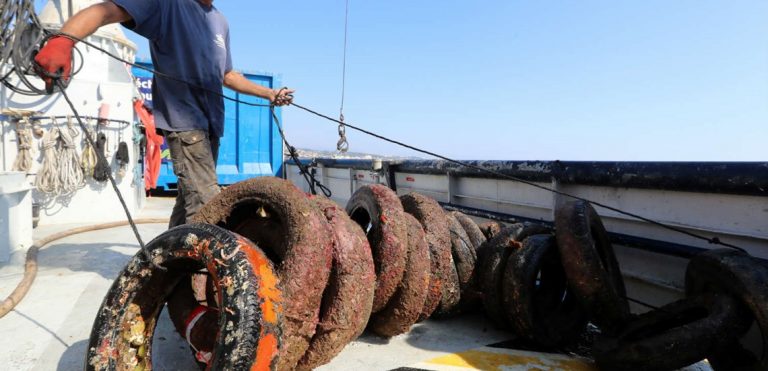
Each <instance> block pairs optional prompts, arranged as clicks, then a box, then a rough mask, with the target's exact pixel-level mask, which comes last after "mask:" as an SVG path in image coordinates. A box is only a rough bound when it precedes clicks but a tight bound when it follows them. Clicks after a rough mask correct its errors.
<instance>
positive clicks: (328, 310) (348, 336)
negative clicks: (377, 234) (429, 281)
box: [297, 196, 376, 370]
mask: <svg viewBox="0 0 768 371" xmlns="http://www.w3.org/2000/svg"><path fill="white" fill-rule="evenodd" d="M310 200H311V201H313V202H314V203H315V205H316V206H317V207H318V208H319V209H320V210H321V211H322V212H323V213H324V215H325V217H326V219H327V220H328V223H330V225H331V227H332V228H333V233H334V244H333V269H332V270H331V277H330V279H329V280H328V287H327V288H326V289H325V292H324V293H323V305H322V306H321V309H320V322H319V323H318V324H317V330H316V331H315V336H314V337H313V338H312V341H311V342H310V344H309V348H308V349H307V351H306V353H304V357H302V358H301V361H299V364H298V366H297V369H298V370H312V369H314V368H316V367H318V366H320V365H323V364H326V363H328V362H330V360H331V359H333V357H335V356H336V355H337V354H339V352H341V350H342V349H344V346H346V345H347V343H349V342H350V341H352V340H354V339H355V338H357V337H358V336H360V334H362V333H363V331H364V330H365V325H366V323H368V318H369V317H370V315H371V307H372V305H373V290H374V287H375V286H376V272H375V270H374V268H373V257H372V256H371V247H370V245H369V244H368V240H367V239H366V237H365V233H363V230H362V229H360V226H358V225H357V223H355V222H354V221H352V219H350V218H349V216H348V215H347V213H346V212H345V211H344V210H342V209H341V208H339V206H338V205H337V204H336V203H335V202H333V201H331V200H329V199H327V198H325V197H322V196H317V197H310Z"/></svg>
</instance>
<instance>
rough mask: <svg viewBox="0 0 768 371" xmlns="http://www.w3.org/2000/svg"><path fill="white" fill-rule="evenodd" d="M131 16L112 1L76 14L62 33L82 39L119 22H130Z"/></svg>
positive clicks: (66, 24) (95, 5)
mask: <svg viewBox="0 0 768 371" xmlns="http://www.w3.org/2000/svg"><path fill="white" fill-rule="evenodd" d="M130 20H131V16H130V14H128V12H126V11H125V10H123V8H121V7H119V6H117V5H116V4H115V3H113V2H111V1H105V2H103V3H99V4H94V5H91V6H89V7H87V8H85V9H83V10H81V11H79V12H77V14H75V15H74V16H72V18H70V19H69V20H67V22H66V23H64V26H63V27H62V28H61V32H63V33H65V34H68V35H72V36H74V37H76V38H79V39H82V38H84V37H87V36H89V35H91V34H93V33H94V32H96V30H97V29H99V27H101V26H105V25H108V24H112V23H117V22H128V21H130Z"/></svg>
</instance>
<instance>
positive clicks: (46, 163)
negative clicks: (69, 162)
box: [35, 121, 61, 194]
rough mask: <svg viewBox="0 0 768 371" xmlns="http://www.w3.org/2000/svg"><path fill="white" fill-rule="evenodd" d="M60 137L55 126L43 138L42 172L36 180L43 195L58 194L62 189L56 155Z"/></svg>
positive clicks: (36, 184) (38, 173)
mask: <svg viewBox="0 0 768 371" xmlns="http://www.w3.org/2000/svg"><path fill="white" fill-rule="evenodd" d="M54 122H55V121H54ZM60 135H61V134H60V132H59V129H58V128H57V127H55V126H54V127H52V128H51V130H49V131H48V132H47V133H45V135H44V136H43V143H42V145H43V164H42V165H41V166H40V171H38V172H37V178H36V179H35V186H36V187H37V190H38V191H40V192H43V193H47V194H57V193H58V192H59V190H60V189H61V188H60V182H59V171H58V166H59V157H58V156H57V153H56V152H57V151H56V146H57V145H58V143H59V137H60Z"/></svg>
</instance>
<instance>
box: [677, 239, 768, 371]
mask: <svg viewBox="0 0 768 371" xmlns="http://www.w3.org/2000/svg"><path fill="white" fill-rule="evenodd" d="M685 291H686V294H688V295H699V294H702V293H720V294H723V295H730V296H733V297H734V298H736V299H738V300H739V302H740V303H741V304H742V305H744V306H745V307H746V308H747V309H748V310H749V312H748V314H746V315H745V317H746V318H749V319H750V322H753V321H754V322H753V323H755V324H756V325H757V326H758V328H759V330H760V332H761V333H762V335H763V342H762V343H763V344H762V348H761V350H760V351H758V352H757V353H758V354H755V355H753V356H752V357H750V358H751V360H752V361H751V362H747V361H746V360H747V359H748V358H746V357H741V359H734V358H735V357H738V356H739V354H740V353H743V352H738V351H737V350H740V349H741V347H740V346H739V345H738V344H730V345H728V346H727V347H726V348H730V349H733V350H734V351H732V352H723V351H719V352H715V353H713V354H710V362H711V363H712V364H713V365H730V366H731V367H734V366H733V365H739V367H740V368H739V370H750V369H752V370H756V369H760V370H768V338H767V337H768V263H766V262H765V260H762V259H757V258H754V257H752V256H749V255H747V254H745V253H742V252H740V251H736V250H730V249H716V250H710V251H707V252H704V253H701V254H699V255H697V256H695V257H694V258H693V259H691V261H690V263H689V264H688V268H687V269H686V272H685ZM740 335H743V334H740ZM722 369H727V368H724V367H721V368H719V370H718V371H720V370H722Z"/></svg>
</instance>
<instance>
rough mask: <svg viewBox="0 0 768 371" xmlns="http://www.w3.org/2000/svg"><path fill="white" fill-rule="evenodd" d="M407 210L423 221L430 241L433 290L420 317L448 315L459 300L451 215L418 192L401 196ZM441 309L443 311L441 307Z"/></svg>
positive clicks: (428, 241)
mask: <svg viewBox="0 0 768 371" xmlns="http://www.w3.org/2000/svg"><path fill="white" fill-rule="evenodd" d="M400 201H401V202H402V204H403V209H405V211H406V212H407V213H409V214H411V215H413V216H414V217H416V220H418V221H419V223H421V226H422V227H424V232H426V235H427V243H429V253H430V254H429V255H430V262H431V269H430V271H431V274H432V275H431V277H430V281H429V293H428V294H427V300H426V301H425V303H424V309H423V310H422V312H421V316H420V318H419V320H424V319H426V318H429V317H430V316H431V315H432V314H433V313H435V314H438V315H440V314H446V313H448V312H449V311H450V310H451V309H453V307H455V306H456V304H458V303H459V299H460V295H461V293H460V291H459V290H460V289H459V276H458V273H457V272H456V267H455V266H454V263H453V257H452V256H451V232H450V231H449V230H448V218H447V217H446V215H445V212H444V211H443V209H442V208H441V207H440V204H438V203H437V201H435V200H433V199H431V198H429V197H427V196H424V195H421V194H418V193H410V194H407V195H403V196H400ZM438 308H439V310H438Z"/></svg>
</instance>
